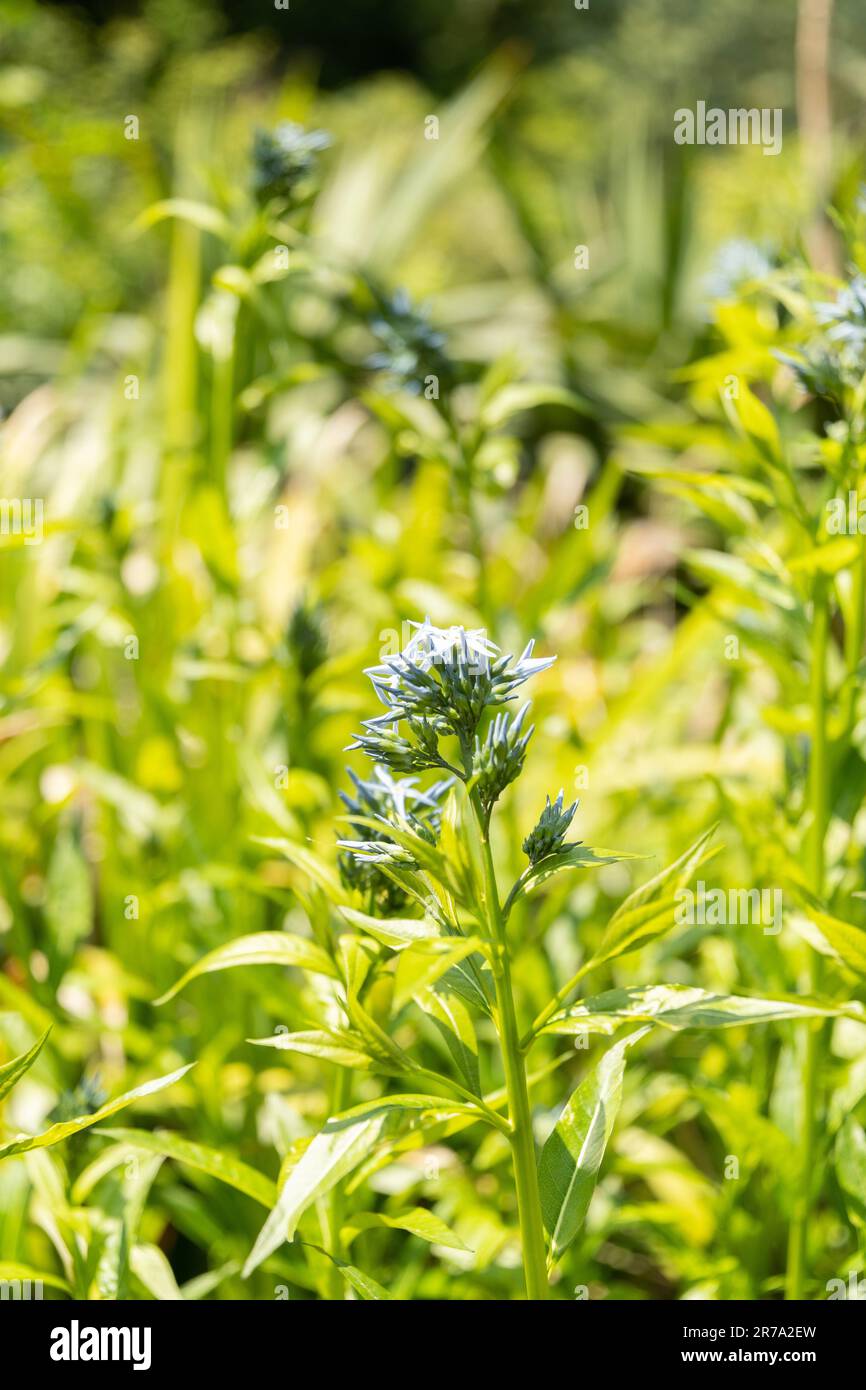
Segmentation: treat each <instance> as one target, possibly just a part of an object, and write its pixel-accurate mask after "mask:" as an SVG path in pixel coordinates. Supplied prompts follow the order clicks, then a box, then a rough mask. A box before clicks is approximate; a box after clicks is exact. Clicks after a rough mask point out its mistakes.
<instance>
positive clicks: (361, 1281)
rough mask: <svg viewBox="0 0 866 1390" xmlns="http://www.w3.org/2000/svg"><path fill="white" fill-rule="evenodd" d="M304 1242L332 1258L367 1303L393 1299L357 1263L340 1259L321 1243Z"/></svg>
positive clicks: (333, 1262) (308, 1246) (350, 1284)
mask: <svg viewBox="0 0 866 1390" xmlns="http://www.w3.org/2000/svg"><path fill="white" fill-rule="evenodd" d="M303 1243H304V1245H305V1246H306V1247H307V1249H308V1250H316V1251H317V1252H318V1253H319V1254H320V1255H324V1257H325V1259H326V1260H330V1261H331V1264H332V1265H336V1267H337V1269H338V1270H339V1271H340V1273H341V1274H342V1276H343V1278H344V1279H345V1281H346V1283H347V1284H348V1285H349V1287H350V1288H351V1289H354V1291H355V1293H356V1294H357V1295H358V1297H359V1298H361V1299H363V1300H364V1302H365V1303H370V1302H374V1303H380V1302H390V1301H391V1295H390V1294H389V1292H388V1290H387V1289H383V1288H382V1285H381V1284H377V1283H376V1280H375V1279H373V1278H371V1277H370V1275H369V1274H365V1273H364V1272H363V1270H361V1269H358V1267H357V1265H350V1264H347V1263H346V1261H345V1260H339V1259H338V1258H337V1256H336V1255H331V1254H329V1252H328V1251H327V1250H323V1249H322V1247H321V1245H313V1244H311V1242H310V1241H307V1240H305V1241H304V1242H303Z"/></svg>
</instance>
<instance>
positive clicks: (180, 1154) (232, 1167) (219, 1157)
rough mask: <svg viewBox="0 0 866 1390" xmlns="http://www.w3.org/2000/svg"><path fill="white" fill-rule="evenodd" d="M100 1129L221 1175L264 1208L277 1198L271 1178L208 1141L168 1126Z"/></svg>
mask: <svg viewBox="0 0 866 1390" xmlns="http://www.w3.org/2000/svg"><path fill="white" fill-rule="evenodd" d="M97 1132H98V1133H99V1134H105V1135H107V1136H108V1137H109V1138H110V1139H115V1140H117V1141H118V1143H120V1144H122V1145H123V1146H124V1147H125V1148H136V1149H142V1150H146V1151H148V1152H149V1153H154V1154H160V1155H161V1156H162V1157H163V1158H172V1159H174V1160H175V1162H177V1163H183V1164H186V1165H187V1167H190V1168H197V1169H198V1170H199V1171H200V1172H202V1173H207V1174H209V1176H210V1177H212V1178H218V1179H219V1181H220V1182H224V1183H226V1184H227V1185H228V1186H229V1187H234V1188H235V1189H236V1190H237V1191H238V1192H243V1193H245V1194H246V1195H247V1196H248V1197H252V1198H253V1199H254V1200H255V1201H256V1202H260V1203H261V1205H262V1206H264V1207H271V1206H273V1204H274V1201H275V1200H276V1195H277V1189H276V1185H275V1184H274V1183H273V1182H272V1180H271V1179H270V1178H269V1177H266V1176H265V1174H264V1173H259V1172H258V1171H257V1170H256V1169H255V1168H250V1167H249V1165H248V1164H246V1163H242V1162H241V1160H240V1159H239V1158H235V1156H234V1154H230V1153H226V1152H225V1151H224V1150H222V1149H212V1148H210V1147H209V1146H208V1145H207V1144H199V1143H194V1142H193V1141H192V1140H190V1139H184V1138H183V1137H182V1136H181V1135H180V1134H175V1133H173V1132H172V1131H171V1130H167V1129H157V1130H146V1129H114V1128H110V1129H100V1130H98V1131H97Z"/></svg>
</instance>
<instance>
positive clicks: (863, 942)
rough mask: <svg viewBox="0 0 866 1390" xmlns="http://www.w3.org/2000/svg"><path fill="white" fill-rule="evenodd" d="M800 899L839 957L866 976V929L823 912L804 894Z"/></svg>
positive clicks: (805, 911) (804, 910)
mask: <svg viewBox="0 0 866 1390" xmlns="http://www.w3.org/2000/svg"><path fill="white" fill-rule="evenodd" d="M798 896H800V895H798ZM800 901H801V903H802V904H803V913H804V915H805V916H806V917H807V918H808V920H809V921H810V922H812V923H813V925H814V926H816V927H817V928H818V930H819V932H820V933H821V935H822V936H823V937H824V939H825V940H826V941H827V942H828V944H829V945H830V946H831V947H832V950H833V954H834V955H835V956H836V957H837V959H838V960H840V961H841V962H842V964H843V965H847V966H848V968H849V970H853V971H854V972H855V974H857V975H863V976H866V931H864V930H863V928H862V927H855V926H854V923H853V922H843V921H842V919H841V918H840V917H832V916H831V915H830V913H829V912H822V911H821V910H820V909H819V908H817V907H815V906H813V905H812V903H811V902H810V901H807V900H806V899H805V898H803V897H802V896H800Z"/></svg>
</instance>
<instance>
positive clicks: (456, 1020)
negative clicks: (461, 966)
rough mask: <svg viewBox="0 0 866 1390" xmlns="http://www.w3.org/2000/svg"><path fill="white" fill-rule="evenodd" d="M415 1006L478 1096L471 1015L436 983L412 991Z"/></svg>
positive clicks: (454, 996)
mask: <svg viewBox="0 0 866 1390" xmlns="http://www.w3.org/2000/svg"><path fill="white" fill-rule="evenodd" d="M413 997H414V1000H415V1003H416V1004H417V1005H418V1007H419V1009H422V1010H423V1011H424V1013H426V1014H427V1015H429V1017H430V1018H431V1019H432V1021H433V1023H434V1024H435V1025H436V1027H437V1028H438V1030H439V1032H440V1034H441V1036H442V1038H443V1039H444V1041H445V1045H446V1047H447V1048H448V1051H449V1052H450V1054H451V1058H452V1060H453V1062H454V1064H455V1066H456V1067H457V1070H458V1071H459V1073H460V1076H461V1078H462V1080H463V1081H464V1082H465V1083H466V1085H467V1086H468V1087H469V1089H470V1091H472V1092H473V1093H474V1094H475V1095H477V1096H480V1094H481V1077H480V1074H479V1070H478V1039H477V1037H476V1036H475V1027H474V1024H473V1022H472V1016H471V1014H470V1013H469V1010H468V1009H467V1007H466V1005H465V1004H464V1002H463V1000H462V999H461V998H460V996H459V995H458V994H455V993H454V992H453V991H452V990H449V989H447V988H445V987H444V986H443V981H442V980H439V981H438V982H437V984H436V986H435V987H431V986H429V985H425V986H423V987H422V988H421V989H419V990H416V992H415V994H414V996H413Z"/></svg>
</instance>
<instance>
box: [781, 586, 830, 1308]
mask: <svg viewBox="0 0 866 1390" xmlns="http://www.w3.org/2000/svg"><path fill="white" fill-rule="evenodd" d="M829 616H830V615H829V606H828V590H827V580H826V577H825V576H820V577H819V578H818V579H817V580H816V583H815V588H814V591H813V614H812V669H811V681H810V704H811V711H812V749H811V755H810V759H809V809H810V812H811V824H810V827H809V841H808V846H807V856H808V857H807V866H808V873H809V881H810V887H811V889H812V892H813V893H814V894H815V896H816V897H818V898H820V897H822V896H823V892H824V839H825V836H826V833H827V822H828V819H829V779H828V765H827V725H826V704H827V643H828V638H829ZM820 975H821V958H820V956H818V955H817V953H815V952H814V951H812V952H810V954H809V980H808V990H809V993H810V994H814V993H815V991H816V990H817V989H818V988H819V987H820ZM806 1028H807V1033H806V1049H805V1056H804V1061H803V1089H802V1105H801V1112H800V1171H799V1180H798V1186H797V1191H796V1192H795V1194H794V1208H793V1213H792V1218H791V1227H790V1231H789V1235H788V1271H787V1296H788V1298H789V1299H801V1298H802V1297H803V1291H804V1286H805V1280H806V1273H807V1270H806V1263H807V1244H808V1234H809V1215H810V1211H811V1205H812V1202H811V1193H812V1186H813V1183H812V1168H813V1165H814V1161H815V1128H816V1121H817V1110H818V1105H819V1099H820V1097H819V1081H820V1074H821V1061H822V1055H823V1050H824V1032H825V1029H824V1027H823V1025H821V1026H818V1027H816V1026H815V1025H814V1024H807V1025H806Z"/></svg>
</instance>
